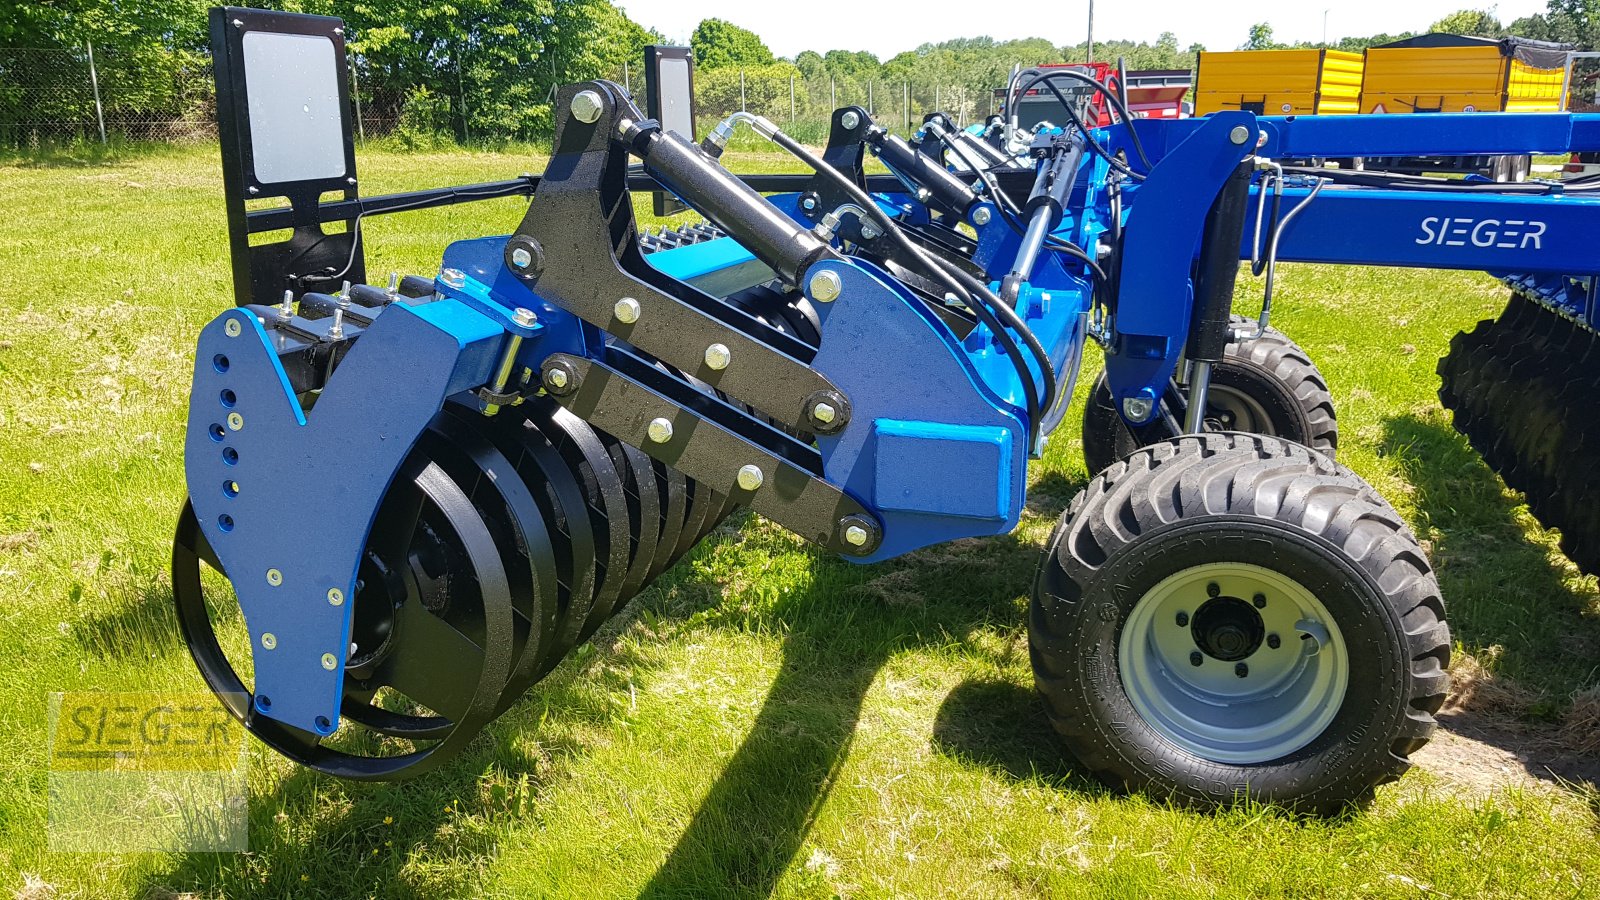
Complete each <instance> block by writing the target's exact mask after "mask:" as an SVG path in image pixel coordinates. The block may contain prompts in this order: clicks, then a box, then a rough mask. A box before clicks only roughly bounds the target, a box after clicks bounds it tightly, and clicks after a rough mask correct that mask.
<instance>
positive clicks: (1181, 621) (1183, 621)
mask: <svg viewBox="0 0 1600 900" xmlns="http://www.w3.org/2000/svg"><path fill="white" fill-rule="evenodd" d="M1178 627H1179V628H1187V627H1189V614H1188V613H1186V612H1180V613H1178Z"/></svg>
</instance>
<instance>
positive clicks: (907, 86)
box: [900, 81, 911, 131]
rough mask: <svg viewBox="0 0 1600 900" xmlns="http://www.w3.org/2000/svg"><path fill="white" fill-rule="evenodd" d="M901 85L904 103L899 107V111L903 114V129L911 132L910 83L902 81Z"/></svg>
mask: <svg viewBox="0 0 1600 900" xmlns="http://www.w3.org/2000/svg"><path fill="white" fill-rule="evenodd" d="M901 85H902V86H904V87H905V103H903V104H902V105H901V107H900V109H901V111H902V112H903V113H904V114H905V120H906V123H905V129H906V131H910V130H911V82H909V81H902V82H901Z"/></svg>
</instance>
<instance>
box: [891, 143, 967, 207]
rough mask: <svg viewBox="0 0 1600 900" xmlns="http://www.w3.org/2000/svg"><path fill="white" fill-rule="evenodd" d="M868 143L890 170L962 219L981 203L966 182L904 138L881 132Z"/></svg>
mask: <svg viewBox="0 0 1600 900" xmlns="http://www.w3.org/2000/svg"><path fill="white" fill-rule="evenodd" d="M868 140H870V141H871V142H872V150H873V153H875V154H876V155H877V157H878V158H879V159H880V160H882V161H883V164H884V165H886V166H888V167H889V170H890V171H892V172H895V173H896V174H898V175H900V176H901V177H902V178H905V179H907V180H909V181H910V182H911V183H912V184H914V185H916V186H917V187H921V188H925V189H927V191H928V194H929V195H930V196H929V198H928V201H931V202H934V203H937V204H938V205H940V206H942V207H944V208H945V209H947V210H949V211H950V212H953V213H955V214H956V215H958V216H965V215H966V214H967V210H969V209H971V208H972V205H973V204H974V203H977V202H978V195H977V194H976V193H974V192H973V190H972V188H970V187H968V186H967V183H966V182H965V181H962V180H961V179H960V177H958V176H957V175H955V174H954V173H952V172H951V171H950V170H949V169H946V168H945V167H944V166H943V165H941V164H940V163H939V161H938V160H937V159H934V158H933V157H930V156H928V155H927V154H925V153H918V152H917V151H916V148H914V147H912V146H911V145H910V144H908V143H906V142H905V139H904V138H900V137H896V136H895V135H892V134H883V133H879V134H874V135H873V136H872V137H870V138H868ZM928 201H924V202H928Z"/></svg>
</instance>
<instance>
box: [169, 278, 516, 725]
mask: <svg viewBox="0 0 1600 900" xmlns="http://www.w3.org/2000/svg"><path fill="white" fill-rule="evenodd" d="M504 336H505V332H504V331H503V330H502V328H501V327H500V325H499V324H497V323H496V322H495V321H494V320H492V319H490V318H488V317H486V316H485V315H483V314H482V313H480V312H477V311H475V310H473V309H471V308H469V307H468V306H466V305H463V304H461V303H458V302H454V301H449V300H445V301H438V302H433V303H426V304H421V305H417V306H411V305H408V304H405V303H396V304H393V305H391V306H389V307H387V308H386V309H385V310H384V313H383V315H381V316H379V317H378V318H377V319H376V320H375V321H374V322H373V323H372V325H371V326H370V327H369V328H368V329H367V330H366V331H365V332H364V333H363V334H362V336H361V339H360V340H359V341H357V342H356V343H355V345H354V346H352V347H351V349H350V351H349V353H348V354H347V355H346V356H345V358H344V360H343V362H342V363H341V364H340V365H339V368H338V369H337V370H336V371H335V372H334V373H333V375H332V377H331V378H330V379H329V381H328V383H327V385H326V386H325V387H324V388H323V391H322V394H321V396H320V397H319V398H318V399H317V403H316V406H315V408H314V409H313V410H312V411H311V412H310V414H309V418H308V415H307V414H306V413H305V412H304V411H303V410H302V407H301V404H300V401H299V399H298V398H296V397H295V395H294V394H293V392H292V391H291V388H290V386H289V379H288V377H287V375H286V374H285V373H284V369H283V366H282V364H281V363H280V361H279V360H278V357H277V354H276V352H275V351H274V350H273V348H272V344H271V340H270V338H269V337H268V335H267V333H266V331H265V329H263V328H262V326H261V323H260V322H259V321H258V320H257V319H256V317H255V315H254V314H252V313H251V312H250V311H249V310H246V309H233V310H229V311H228V312H226V313H223V314H222V315H221V316H219V317H217V318H216V319H214V320H213V321H212V322H211V323H210V324H208V325H206V326H205V328H203V329H202V330H201V332H200V339H199V346H198V350H197V353H196V363H195V372H194V385H193V389H192V391H191V393H190V397H189V431H188V436H187V438H186V440H185V445H184V467H185V474H186V476H187V479H188V487H189V497H190V500H191V502H192V503H193V505H194V510H195V515H196V517H197V518H198V520H199V523H200V528H201V530H202V531H203V533H204V534H205V538H206V540H207V542H209V544H210V545H211V548H212V550H213V551H214V553H215V554H216V558H217V560H218V561H219V562H220V563H221V565H222V567H223V570H224V572H223V574H225V575H226V576H227V577H228V579H229V581H231V582H232V583H233V586H234V590H235V592H236V593H237V595H238V599H239V607H240V609H241V610H243V612H244V617H245V622H246V625H247V626H248V628H249V632H250V646H251V653H252V656H253V658H254V662H255V687H254V699H253V708H254V712H255V713H256V714H258V715H264V716H269V717H271V718H272V719H275V720H277V721H280V722H283V723H284V724H287V725H291V726H293V727H295V728H299V729H302V730H304V731H308V732H313V733H316V734H320V735H328V734H332V733H333V732H334V730H335V729H336V728H337V726H338V722H339V704H340V701H341V699H342V697H343V689H344V663H345V660H346V657H347V654H348V647H349V641H350V619H351V615H350V611H351V607H352V602H351V601H352V599H353V597H354V593H355V580H356V572H357V569H358V567H359V565H360V562H361V557H362V553H363V551H364V548H365V545H366V540H367V534H368V533H369V531H370V530H371V528H372V525H373V520H374V517H375V516H376V514H377V511H378V506H379V503H380V501H381V500H382V498H383V495H384V493H385V492H386V491H387V490H388V488H389V483H390V482H391V481H392V480H393V478H394V475H395V473H396V471H398V470H399V468H400V466H401V463H402V462H403V461H404V460H405V458H406V455H407V454H408V453H409V452H410V450H411V447H412V445H413V444H414V443H415V442H416V439H417V437H418V436H419V435H420V434H421V433H422V431H423V429H424V428H425V427H426V426H427V424H428V422H429V420H430V419H432V418H433V416H434V414H435V413H437V412H438V411H439V409H440V408H441V407H442V406H443V404H444V402H445V399H446V398H448V397H450V396H451V395H453V394H457V393H460V392H462V391H467V390H471V389H473V388H476V387H478V386H480V385H482V384H484V383H485V382H486V381H488V380H489V378H490V377H491V376H492V374H493V370H494V368H495V364H496V362H497V360H498V356H499V352H500V348H501V347H502V345H503V343H504ZM394 385H404V386H405V390H401V391H397V390H393V386H394Z"/></svg>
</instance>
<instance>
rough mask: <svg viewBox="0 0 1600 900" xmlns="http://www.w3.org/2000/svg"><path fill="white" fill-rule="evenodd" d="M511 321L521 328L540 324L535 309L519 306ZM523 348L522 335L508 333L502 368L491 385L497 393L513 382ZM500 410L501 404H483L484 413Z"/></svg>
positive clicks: (501, 358)
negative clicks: (518, 358)
mask: <svg viewBox="0 0 1600 900" xmlns="http://www.w3.org/2000/svg"><path fill="white" fill-rule="evenodd" d="M511 321H512V322H513V323H514V324H516V325H517V326H518V327H519V328H532V327H533V326H534V325H536V324H538V322H539V319H538V317H537V316H535V315H534V314H533V310H531V309H524V308H523V307H520V306H519V307H517V308H516V310H515V311H513V312H512V313H511ZM521 349H522V335H520V334H517V333H516V332H514V331H513V332H512V333H511V334H509V335H507V337H506V349H505V353H504V354H502V355H501V357H500V368H498V369H496V370H495V373H494V381H493V382H491V383H490V385H489V390H490V391H492V392H494V393H496V394H503V393H505V391H506V385H508V384H510V383H511V372H512V370H514V369H515V368H516V367H517V352H518V351H520V350H521ZM499 412H500V404H498V403H485V404H484V405H483V414H484V415H486V416H493V415H498V414H499Z"/></svg>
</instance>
